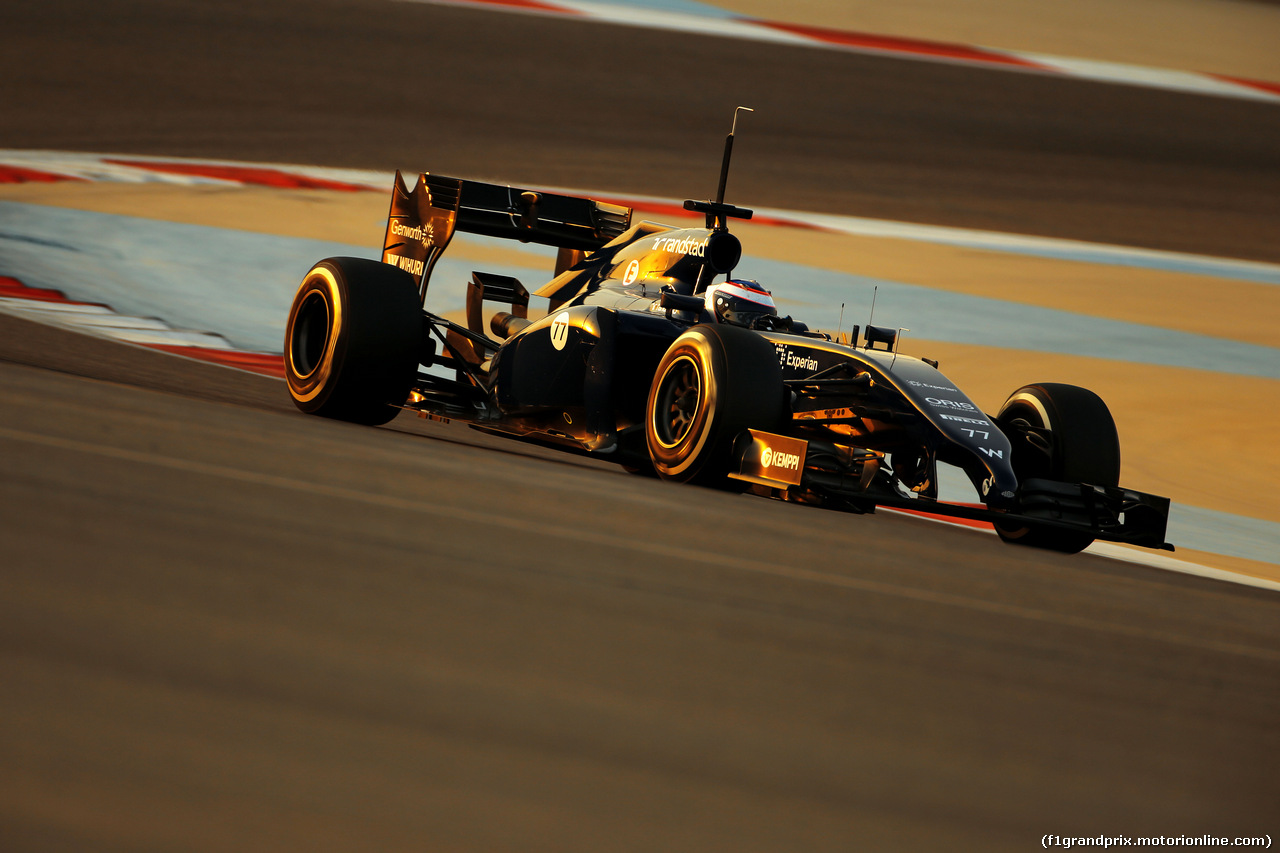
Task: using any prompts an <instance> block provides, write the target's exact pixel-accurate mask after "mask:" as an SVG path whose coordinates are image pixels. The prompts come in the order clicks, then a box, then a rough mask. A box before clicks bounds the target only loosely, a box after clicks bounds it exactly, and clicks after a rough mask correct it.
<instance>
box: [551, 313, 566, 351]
mask: <svg viewBox="0 0 1280 853" xmlns="http://www.w3.org/2000/svg"><path fill="white" fill-rule="evenodd" d="M568 340H569V312H568V311H565V312H563V313H562V314H560V315H559V316H558V317H556V318H555V319H554V320H552V321H551V345H552V346H553V347H555V348H556V349H564V345H565V342H566V341H568Z"/></svg>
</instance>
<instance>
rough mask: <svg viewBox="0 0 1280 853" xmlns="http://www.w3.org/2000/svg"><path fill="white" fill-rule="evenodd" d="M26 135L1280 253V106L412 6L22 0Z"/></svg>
mask: <svg viewBox="0 0 1280 853" xmlns="http://www.w3.org/2000/svg"><path fill="white" fill-rule="evenodd" d="M0 47H3V50H0V74H2V75H3V79H4V80H6V81H10V82H7V84H6V85H5V86H4V87H3V88H0V115H3V116H4V117H5V120H4V123H3V130H2V131H0V140H2V141H3V144H4V145H5V146H6V147H12V148H52V149H66V150H85V149H92V150H108V151H119V152H124V153H134V154H159V155H184V154H185V155H194V156H202V157H233V158H240V159H258V160H264V161H268V162H294V163H307V164H319V165H330V166H359V167H369V168H387V169H391V168H402V169H405V170H407V171H412V170H417V169H428V170H431V171H435V172H439V173H443V174H456V175H458V176H461V177H489V178H493V179H497V180H502V181H508V182H513V183H526V184H531V185H558V186H571V187H592V188H601V189H610V190H617V191H625V192H634V193H644V194H649V195H659V196H665V197H676V198H681V197H697V196H706V195H710V194H711V193H712V192H713V190H714V188H715V185H716V178H717V173H718V169H719V165H720V155H721V149H722V145H723V139H724V134H725V133H726V131H727V130H728V125H729V119H730V114H731V112H732V109H733V106H734V105H736V104H746V105H748V106H752V107H755V108H756V110H757V111H756V113H755V114H753V115H751V116H749V117H747V118H746V119H744V120H743V123H742V133H741V134H740V137H739V140H738V143H737V145H736V153H735V157H736V166H735V171H734V174H733V176H732V178H731V180H730V184H729V187H730V193H729V195H730V198H732V199H734V200H738V201H740V202H742V203H744V204H746V203H750V204H756V205H761V206H772V207H780V208H791V209H797V210H818V211H824V212H839V213H849V214H855V215H863V216H873V217H885V218H890V219H903V220H909V221H923V222H929V223H932V224H942V225H960V226H972V227H978V228H990V229H993V230H997V231H1017V232H1022V233H1031V234H1044V235H1049V236H1056V237H1072V238H1079V239H1084V240H1092V241H1097V242H1103V243H1120V244H1133V245H1140V246H1148V247H1153V248H1158V249H1172V250H1179V251H1190V252H1198V253H1205V254H1211V255H1223V256H1227V257H1238V258H1249V259H1257V260H1268V261H1277V260H1280V242H1277V241H1276V239H1275V235H1276V234H1277V233H1280V202H1277V199H1278V198H1280V146H1277V145H1276V144H1275V140H1276V139H1278V138H1280V109H1278V108H1277V107H1276V105H1275V104H1270V103H1255V102H1245V101H1236V100H1230V99H1222V98H1210V97H1202V96H1193V95H1180V94H1174V93H1165V92H1157V91H1152V90H1149V89H1141V88H1132V87H1125V86H1111V85H1100V84H1094V83H1088V82H1083V81H1078V80H1068V79H1058V78H1052V77H1041V76H1035V75H1026V74H1013V73H1006V72H1002V71H995V70H989V69H977V68H968V67H961V66H947V65H939V64H936V63H924V62H915V61H910V60H905V59H889V58H878V57H870V56H858V55H853V54H848V53H841V52H835V51H824V50H816V49H810V48H801V47H794V48H793V47H782V46H774V45H766V44H757V43H746V42H740V41H733V40H726V39H716V38H705V37H695V36H690V35H681V34H676V33H670V32H661V31H655V30H642V29H628V28H622V27H614V26H606V25H601V24H594V23H588V22H575V21H571V20H564V19H559V18H558V19H547V18H542V17H534V16H528V15H513V14H507V13H500V12H489V11H477V10H473V9H460V8H451V7H441V6H424V5H420V4H415V3H401V2H391V0H364V1H363V2H362V1H361V0H348V2H332V0H330V2H325V0H305V2H297V0H268V2H255V3H246V2H239V3H223V2H217V0H207V1H206V2H193V0H181V2H169V0H118V2H112V3H101V2H97V0H48V2H46V0H38V2H37V0H10V2H8V3H6V10H5V26H4V28H3V31H2V32H0Z"/></svg>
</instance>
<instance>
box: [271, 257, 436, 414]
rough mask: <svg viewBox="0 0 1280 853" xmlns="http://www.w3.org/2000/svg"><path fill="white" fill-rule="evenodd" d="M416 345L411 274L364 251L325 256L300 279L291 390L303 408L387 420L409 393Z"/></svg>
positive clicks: (291, 342)
mask: <svg viewBox="0 0 1280 853" xmlns="http://www.w3.org/2000/svg"><path fill="white" fill-rule="evenodd" d="M421 344H422V306H421V304H420V303H419V302H418V289H417V286H416V285H415V284H414V281H413V277H412V276H410V275H409V274H408V273H407V272H405V271H403V270H400V269H396V268H395V267H393V266H390V265H388V264H383V263H379V262H377V261H370V260H365V259H362V258H329V259H327V260H323V261H321V262H320V263H318V264H316V265H315V266H314V267H312V268H311V271H310V272H308V273H307V275H306V277H305V278H303V280H302V285H301V286H300V287H299V288H298V293H297V295H296V296H295V297H294V299H293V307H292V308H291V309H290V310H289V321H288V324H287V325H286V326H285V335H284V365H285V378H286V380H287V381H288V383H289V395H290V396H291V397H292V398H293V402H294V404H295V405H296V406H297V407H298V408H299V409H301V410H302V411H304V412H307V413H308V414H312V415H321V416H323V417H327V418H337V419H338V420H344V421H352V422H354V423H360V424H384V423H387V422H388V421H390V420H391V419H392V418H394V417H395V416H396V415H397V414H399V413H400V409H399V408H397V407H398V406H401V405H403V404H404V402H405V400H407V399H408V397H409V391H410V389H411V388H412V387H413V381H414V378H415V376H416V375H417V370H418V354H419V352H420V350H421Z"/></svg>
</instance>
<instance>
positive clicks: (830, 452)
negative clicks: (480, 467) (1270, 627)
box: [284, 113, 1172, 552]
mask: <svg viewBox="0 0 1280 853" xmlns="http://www.w3.org/2000/svg"><path fill="white" fill-rule="evenodd" d="M735 117H736V113H735ZM732 144H733V133H732V132H730V134H729V137H728V139H727V140H726V144H725V154H724V165H723V168H722V171H721V175H720V186H719V192H718V193H717V197H716V200H715V201H686V202H685V203H684V207H685V209H686V210H690V211H694V212H696V213H700V214H703V215H704V216H705V218H706V222H705V226H706V227H704V228H683V229H677V228H673V227H669V226H665V225H658V224H656V223H653V222H633V221H632V211H631V210H630V209H629V208H626V207H622V206H619V205H614V204H607V203H604V202H600V201H593V200H591V199H587V198H576V197H570V196H564V195H556V194H553V193H548V192H542V191H534V190H522V189H515V188H512V187H507V186H499V185H494V184H487V183H479V182H476V181H466V180H458V179H455V178H445V177H440V176H438V175H431V174H422V175H421V176H419V178H418V180H417V183H416V186H415V187H414V189H413V191H412V192H410V191H409V190H408V189H407V187H406V186H405V183H404V180H403V179H402V177H401V176H400V174H399V173H398V172H397V174H396V180H395V187H394V190H393V195H392V201H391V212H390V216H389V221H388V223H387V231H386V239H385V241H384V244H383V253H382V261H381V262H377V261H371V260H363V259H357V258H329V259H327V260H323V261H320V262H319V263H317V264H316V265H315V266H314V267H313V268H312V269H311V271H310V272H308V273H307V275H306V277H305V278H304V279H303V281H302V285H301V287H300V288H299V289H298V293H297V296H296V297H295V299H294V301H293V306H292V308H291V310H290V312H289V319H288V326H287V329H286V333H285V347H284V349H285V367H286V374H287V378H288V385H289V392H290V394H291V395H292V397H293V400H294V402H295V403H296V404H297V406H298V408H300V409H301V410H302V411H304V412H309V413H311V414H316V415H323V416H326V417H331V418H339V419H343V420H347V421H354V422H357V423H363V424H380V423H385V422H387V421H390V420H391V419H392V418H394V417H395V416H396V415H398V414H399V413H400V412H401V411H402V410H409V411H414V412H417V413H419V414H421V415H422V416H424V417H429V418H433V419H436V420H461V421H466V422H468V423H470V424H471V426H473V427H474V428H476V429H480V430H483V431H485V432H488V433H493V434H497V435H503V436H509V437H512V438H516V439H522V440H526V441H533V442H537V443H539V444H543V445H551V446H556V447H560V448H563V449H566V450H569V451H572V452H577V453H583V454H589V455H591V456H592V457H595V458H599V459H605V460H610V461H614V462H617V463H619V464H621V465H623V466H625V467H626V468H627V469H628V470H630V471H633V472H636V473H656V475H657V476H658V477H661V478H663V479H666V480H675V481H679V482H685V483H697V484H701V485H705V486H713V487H719V488H731V489H739V490H744V491H745V490H748V489H750V490H751V491H754V492H756V493H758V494H762V495H767V496H770V497H774V498H779V499H783V500H791V501H798V502H803V503H811V504H816V505H821V506H827V507H832V508H837V509H844V510H849V511H854V512H871V511H874V509H875V508H876V507H877V506H888V507H900V508H907V509H913V510H923V511H928V512H931V513H935V514H941V515H946V516H953V517H961V518H971V519H985V520H988V521H991V522H993V523H994V525H995V528H996V530H997V531H998V532H999V534H1000V536H1001V537H1002V538H1003V539H1004V540H1005V541H1007V542H1012V543H1017V544H1021V545H1031V546H1036V547H1041V548H1049V549H1053V550H1057V551H1065V552H1076V551H1079V550H1081V549H1082V548H1084V547H1086V546H1087V545H1088V544H1089V543H1090V542H1092V541H1094V539H1106V540H1111V541H1115V542H1127V543H1131V544H1135V545H1143V546H1147V547H1152V548H1165V549H1168V550H1172V546H1171V545H1168V544H1166V543H1165V541H1164V536H1165V528H1166V524H1167V520H1168V513H1169V500H1168V499H1167V498H1161V497H1157V496H1154V495H1147V494H1143V493H1141V492H1136V491H1132V490H1130V489H1125V488H1120V487H1119V486H1118V482H1119V476H1120V444H1119V439H1118V438H1117V435H1116V427H1115V423H1114V421H1113V420H1112V418H1111V414H1110V412H1109V411H1108V410H1107V407H1106V405H1105V404H1104V403H1103V402H1102V400H1101V399H1099V398H1098V397H1097V396H1096V395H1095V394H1093V393H1092V392H1090V391H1087V390H1085V389H1083V388H1078V387H1075V386H1071V385H1060V384H1049V383H1041V384H1035V385H1028V386H1025V387H1023V388H1021V389H1019V390H1017V391H1015V392H1014V393H1013V395H1012V396H1011V397H1009V399H1008V401H1007V402H1005V404H1004V406H1003V407H1002V408H1001V409H1000V411H999V412H998V413H997V414H995V415H994V416H992V415H988V414H985V413H984V412H983V411H982V410H981V409H980V408H978V406H977V405H975V404H974V403H973V402H972V401H970V399H969V398H968V397H966V396H965V395H964V393H963V392H961V391H960V389H958V388H957V387H956V386H955V384H954V383H952V382H951V380H949V379H947V378H946V377H945V376H944V375H943V374H942V373H940V372H939V371H938V369H937V363H936V362H932V361H929V360H928V359H917V358H911V357H909V356H906V355H902V354H899V353H898V352H897V351H896V335H897V332H896V331H895V330H892V329H885V328H880V327H876V326H870V325H869V326H868V327H867V329H866V331H865V333H864V334H863V335H861V336H860V335H859V330H858V328H857V327H854V330H853V332H852V335H851V336H849V337H848V338H847V339H845V338H841V339H839V340H834V339H833V338H832V337H831V336H830V335H828V334H824V333H822V332H818V331H815V330H811V329H809V328H807V327H806V326H805V325H804V324H803V323H801V322H799V321H796V320H793V319H791V318H790V317H782V316H779V315H778V312H777V310H776V308H775V305H774V302H773V298H772V296H771V295H770V293H769V292H768V291H767V290H765V289H764V288H762V287H760V286H759V285H758V284H756V283H755V282H753V281H749V280H744V279H737V278H733V277H732V273H733V270H734V268H735V267H736V266H737V264H738V261H739V259H740V257H741V244H740V243H739V241H738V239H737V238H736V237H735V236H734V235H733V234H731V233H730V232H729V230H728V220H729V219H731V218H742V219H750V218H751V211H750V210H746V209H743V208H739V207H735V206H733V205H731V204H726V203H725V202H724V187H725V181H726V179H727V174H728V165H729V158H730V154H731V151H732ZM455 230H461V231H464V232H470V233H475V234H483V235H489V236H493V237H505V238H511V239H515V240H520V241H523V242H535V243H541V244H545V245H550V246H554V247H557V248H558V249H559V254H558V256H557V261H556V268H555V277H554V278H552V279H551V281H549V282H548V283H547V284H545V285H543V286H542V287H541V288H540V289H538V290H537V291H536V293H535V294H534V295H536V296H539V297H543V298H545V299H546V300H547V301H548V304H549V310H548V312H547V314H546V316H544V317H542V318H540V319H536V320H535V319H531V318H530V317H529V312H528V307H529V298H530V295H529V292H528V291H527V290H526V289H525V287H524V285H523V284H521V282H520V281H518V280H516V279H514V278H510V277H507V276H502V275H495V274H490V273H484V272H475V273H473V274H472V278H471V281H470V284H469V286H468V290H467V299H466V319H467V325H466V326H463V325H461V324H460V323H456V322H453V321H451V320H448V319H446V318H445V317H442V316H440V315H438V314H434V313H432V312H430V311H427V310H425V308H424V306H425V304H426V298H427V293H428V284H429V282H430V279H431V271H432V268H433V266H434V265H435V263H436V261H437V259H438V258H439V257H440V255H441V253H442V252H443V251H444V250H445V248H446V247H447V246H448V245H449V241H450V239H451V238H452V236H453V234H454V232H455ZM484 303H498V304H501V305H502V306H503V307H505V308H509V310H505V311H502V312H500V313H497V314H495V315H494V316H492V318H491V320H490V323H489V327H490V328H489V330H488V331H487V332H486V330H485V329H484V327H483V319H484V311H483V306H484ZM860 338H861V340H860ZM939 463H943V464H949V465H954V466H956V467H958V468H960V469H961V470H963V471H964V473H965V474H967V475H968V478H969V480H970V481H971V482H972V483H973V484H974V486H975V488H976V489H977V491H978V493H979V494H980V495H981V498H982V504H976V503H973V504H960V503H950V502H944V501H940V500H938V476H937V469H938V464H939Z"/></svg>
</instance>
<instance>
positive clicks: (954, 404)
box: [924, 397, 978, 412]
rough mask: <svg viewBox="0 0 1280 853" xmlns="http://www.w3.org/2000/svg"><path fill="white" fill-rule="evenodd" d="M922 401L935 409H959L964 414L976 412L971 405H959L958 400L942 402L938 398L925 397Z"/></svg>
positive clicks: (974, 407) (942, 400) (975, 408)
mask: <svg viewBox="0 0 1280 853" xmlns="http://www.w3.org/2000/svg"><path fill="white" fill-rule="evenodd" d="M924 401H925V402H926V403H928V404H929V405H930V406H933V407H934V408H936V409H959V410H961V411H965V412H976V411H977V410H978V409H977V407H976V406H974V405H973V404H972V403H961V402H960V401H958V400H944V399H941V398H938V397H925V398H924Z"/></svg>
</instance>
